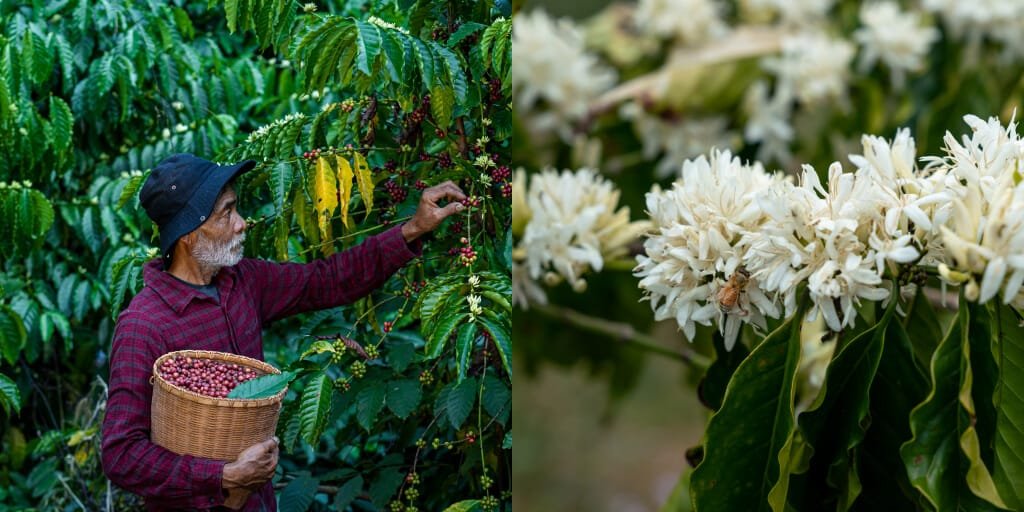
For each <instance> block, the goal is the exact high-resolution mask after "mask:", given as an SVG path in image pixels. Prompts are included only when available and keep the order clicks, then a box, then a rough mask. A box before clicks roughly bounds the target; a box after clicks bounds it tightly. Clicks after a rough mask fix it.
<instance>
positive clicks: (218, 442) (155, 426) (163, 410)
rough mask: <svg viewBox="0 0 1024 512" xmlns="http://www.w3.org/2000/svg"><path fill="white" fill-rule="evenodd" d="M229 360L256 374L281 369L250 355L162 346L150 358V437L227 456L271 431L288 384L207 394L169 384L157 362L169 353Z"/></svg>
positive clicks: (183, 449) (180, 449) (196, 452)
mask: <svg viewBox="0 0 1024 512" xmlns="http://www.w3.org/2000/svg"><path fill="white" fill-rule="evenodd" d="M178 356H180V357H193V358H198V359H212V360H216V361H224V362H227V363H234V364H237V365H240V366H244V367H247V368H251V369H254V370H256V371H257V372H258V373H260V374H261V375H266V374H268V373H281V372H280V370H278V369H277V368H274V367H273V366H271V365H269V364H267V363H264V362H263V361H259V360H257V359H253V358H251V357H245V356H240V355H237V354H229V353H226V352H212V351H208V350H179V351H177V352H168V353H166V354H164V355H162V356H160V357H159V358H157V360H156V361H155V362H154V363H153V377H152V378H151V379H150V382H152V383H153V405H152V416H151V418H152V426H151V433H150V435H151V438H152V441H153V442H154V443H156V444H158V445H160V446H162V447H164V448H166V449H168V450H170V451H172V452H174V453H177V454H179V455H192V456H196V457H203V458H207V459H217V460H224V461H233V460H235V459H237V458H238V454H239V453H241V452H242V450H245V449H246V448H248V447H250V446H252V445H254V444H256V443H260V442H263V441H266V440H267V439H270V438H271V437H273V436H274V432H275V430H276V429H277V419H278V416H280V414H281V401H282V400H283V399H284V395H285V393H287V392H288V388H285V389H283V390H281V392H280V393H278V394H276V395H274V396H272V397H270V398H260V399H253V400H243V399H236V398H212V397H208V396H203V395H200V394H198V393H193V392H191V391H186V390H184V389H182V388H179V387H177V386H174V385H173V384H171V383H169V382H167V381H166V380H165V379H164V378H163V377H162V376H160V374H159V372H158V371H157V368H159V367H160V364H161V363H163V362H164V361H165V360H166V359H169V358H172V357H178Z"/></svg>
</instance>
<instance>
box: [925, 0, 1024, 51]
mask: <svg viewBox="0 0 1024 512" xmlns="http://www.w3.org/2000/svg"><path fill="white" fill-rule="evenodd" d="M922 6H923V7H924V8H925V9H926V10H928V11H930V12H933V13H936V14H938V15H939V16H940V17H941V18H942V22H943V24H944V25H946V27H948V29H949V31H950V33H951V34H952V35H953V37H955V38H958V39H964V40H965V41H966V42H967V44H968V47H973V48H975V49H977V48H978V45H980V43H981V42H982V41H983V40H984V39H991V40H994V41H996V42H999V43H1001V44H1003V45H1004V48H1003V54H1004V56H1005V57H1017V58H1019V57H1022V56H1024V35H1022V34H1021V31H1022V29H1024V2H1021V1H1020V0H975V1H973V2H963V1H961V0H924V2H923V5H922Z"/></svg>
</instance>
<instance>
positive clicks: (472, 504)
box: [444, 500, 483, 512]
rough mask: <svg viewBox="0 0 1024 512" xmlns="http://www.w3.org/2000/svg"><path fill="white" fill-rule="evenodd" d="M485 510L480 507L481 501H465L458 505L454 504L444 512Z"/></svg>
mask: <svg viewBox="0 0 1024 512" xmlns="http://www.w3.org/2000/svg"><path fill="white" fill-rule="evenodd" d="M481 510H483V508H482V507H481V506H480V500H463V501H460V502H458V503H452V504H451V505H449V506H448V508H446V509H444V512H479V511H481Z"/></svg>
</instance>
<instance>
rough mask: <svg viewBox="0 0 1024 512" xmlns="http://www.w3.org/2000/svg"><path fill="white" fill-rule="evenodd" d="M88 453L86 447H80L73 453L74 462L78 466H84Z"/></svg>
mask: <svg viewBox="0 0 1024 512" xmlns="http://www.w3.org/2000/svg"><path fill="white" fill-rule="evenodd" d="M90 451H91V450H89V446H88V445H82V447H81V448H79V449H78V451H76V452H75V462H77V463H78V465H79V466H83V465H85V463H86V461H88V460H89V452H90Z"/></svg>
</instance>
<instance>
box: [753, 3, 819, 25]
mask: <svg viewBox="0 0 1024 512" xmlns="http://www.w3.org/2000/svg"><path fill="white" fill-rule="evenodd" d="M834 3H835V0H741V1H740V5H741V8H742V11H743V14H744V15H745V17H746V18H750V19H751V21H754V22H762V21H767V20H769V19H771V18H773V17H775V16H776V15H777V16H778V20H779V22H780V23H782V24H784V25H790V26H800V27H803V26H808V25H815V24H818V23H820V22H821V21H822V20H823V19H825V15H826V14H828V11H829V10H830V9H831V8H832V4H834Z"/></svg>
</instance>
